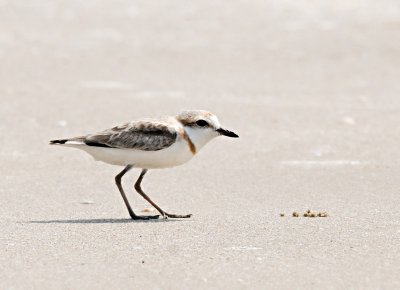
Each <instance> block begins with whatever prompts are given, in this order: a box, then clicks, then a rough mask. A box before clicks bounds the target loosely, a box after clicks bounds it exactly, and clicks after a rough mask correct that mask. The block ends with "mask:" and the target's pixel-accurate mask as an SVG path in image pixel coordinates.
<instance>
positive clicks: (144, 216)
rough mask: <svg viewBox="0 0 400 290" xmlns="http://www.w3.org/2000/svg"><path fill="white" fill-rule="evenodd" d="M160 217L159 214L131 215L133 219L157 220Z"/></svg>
mask: <svg viewBox="0 0 400 290" xmlns="http://www.w3.org/2000/svg"><path fill="white" fill-rule="evenodd" d="M159 217H160V216H159V215H131V218H132V219H133V220H155V219H158V218H159Z"/></svg>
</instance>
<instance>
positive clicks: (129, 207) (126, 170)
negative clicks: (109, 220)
mask: <svg viewBox="0 0 400 290" xmlns="http://www.w3.org/2000/svg"><path fill="white" fill-rule="evenodd" d="M132 167H133V166H132V165H127V166H126V167H125V168H124V170H122V171H121V172H120V173H119V174H118V175H117V176H115V183H116V184H117V187H118V189H119V192H120V193H121V195H122V198H123V199H124V202H125V205H126V207H127V209H128V211H129V215H130V216H131V218H132V219H134V220H148V219H158V217H159V215H156V216H138V215H136V214H135V213H134V212H133V210H132V208H131V206H130V204H129V201H128V199H127V198H126V195H125V192H124V189H123V188H122V185H121V179H122V176H124V174H125V173H127V172H128V171H129V170H131V169H132Z"/></svg>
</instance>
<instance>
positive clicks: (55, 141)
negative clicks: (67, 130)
mask: <svg viewBox="0 0 400 290" xmlns="http://www.w3.org/2000/svg"><path fill="white" fill-rule="evenodd" d="M67 141H68V139H60V140H51V141H50V145H55V144H65V143H66V142H67Z"/></svg>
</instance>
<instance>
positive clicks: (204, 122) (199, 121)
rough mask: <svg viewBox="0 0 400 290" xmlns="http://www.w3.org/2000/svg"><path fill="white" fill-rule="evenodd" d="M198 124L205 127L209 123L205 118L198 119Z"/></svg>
mask: <svg viewBox="0 0 400 290" xmlns="http://www.w3.org/2000/svg"><path fill="white" fill-rule="evenodd" d="M196 125H197V126H200V127H205V126H208V123H207V121H204V120H198V121H197V122H196Z"/></svg>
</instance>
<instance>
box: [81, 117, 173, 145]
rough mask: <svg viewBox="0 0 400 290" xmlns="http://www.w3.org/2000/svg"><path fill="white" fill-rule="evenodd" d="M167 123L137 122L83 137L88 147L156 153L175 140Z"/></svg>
mask: <svg viewBox="0 0 400 290" xmlns="http://www.w3.org/2000/svg"><path fill="white" fill-rule="evenodd" d="M177 135H178V134H177V132H176V130H175V128H174V127H172V126H170V125H169V124H168V123H163V122H154V121H153V122H150V121H137V122H130V123H126V124H123V125H120V126H116V127H114V128H111V129H109V130H105V131H103V132H100V133H97V134H93V135H88V136H86V137H84V140H83V142H84V143H85V144H86V145H88V146H97V147H110V148H125V149H137V150H144V151H158V150H162V149H165V148H168V147H169V146H171V145H172V144H173V143H174V142H175V141H176V138H177Z"/></svg>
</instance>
